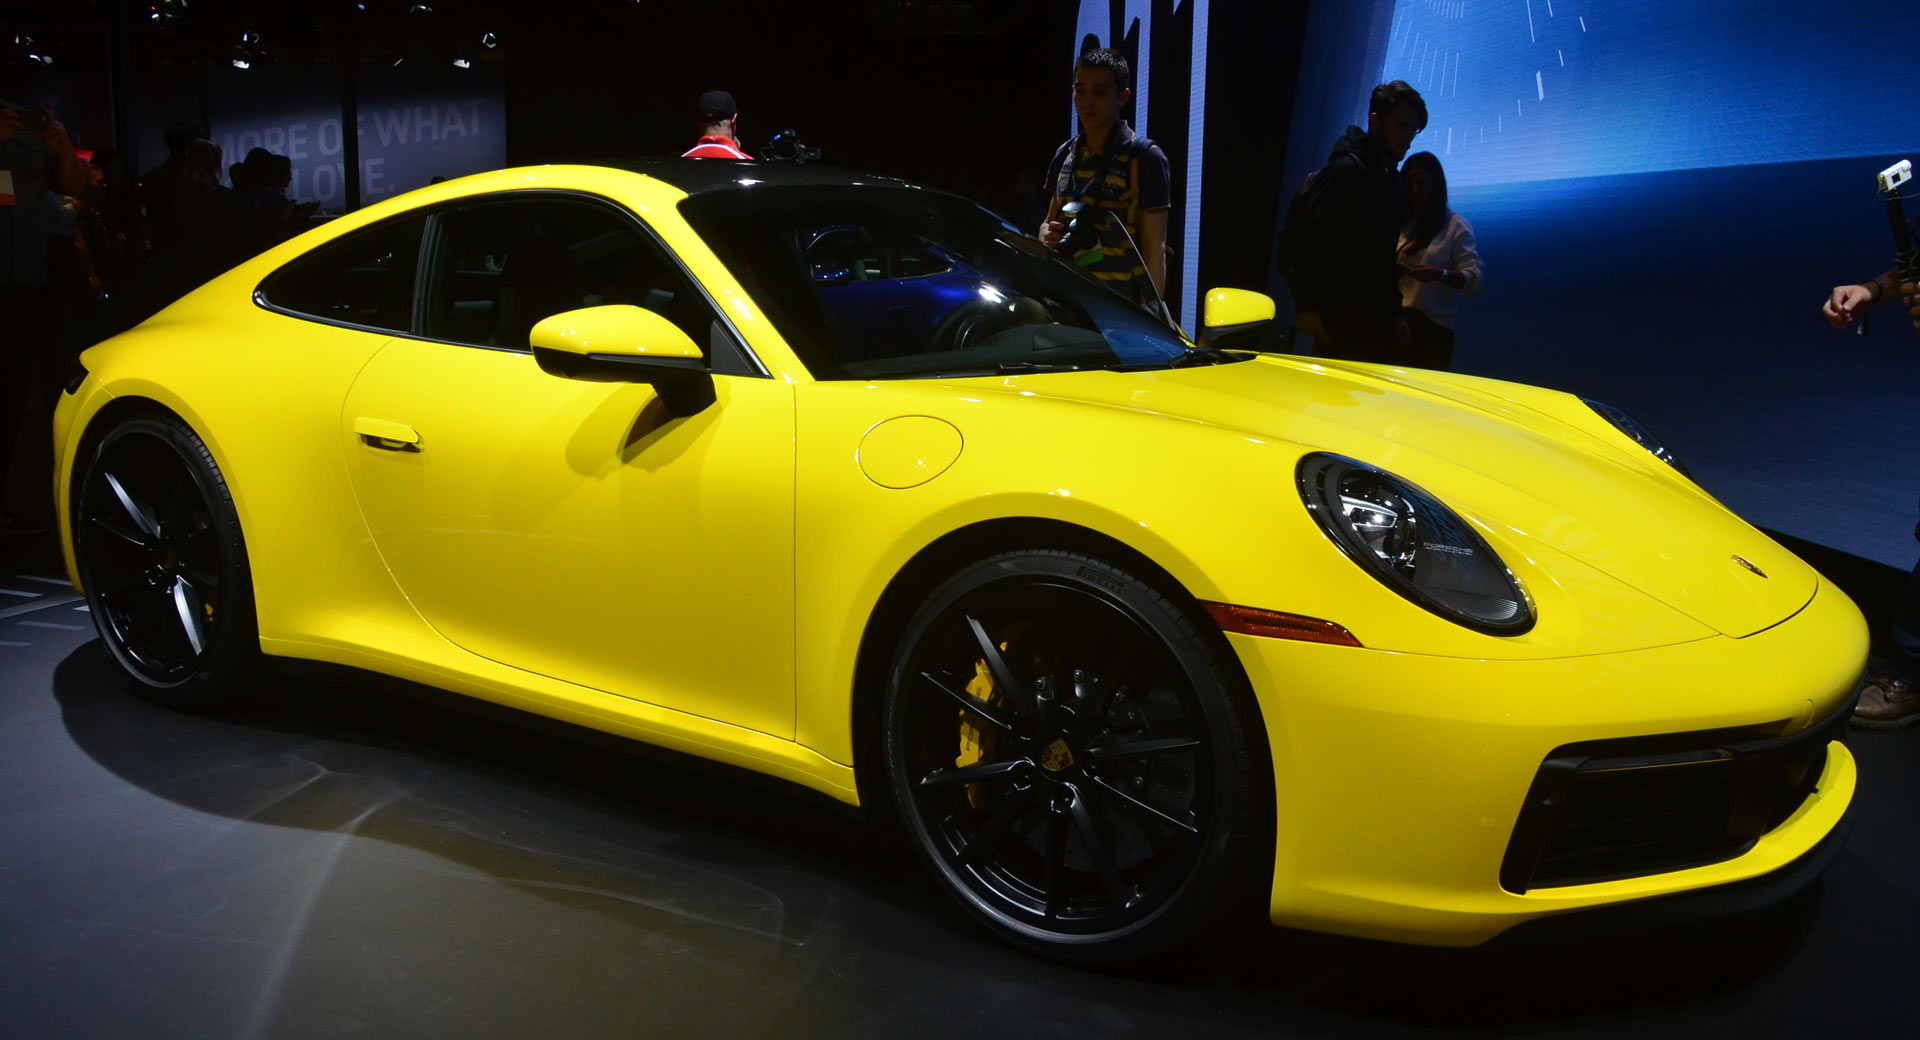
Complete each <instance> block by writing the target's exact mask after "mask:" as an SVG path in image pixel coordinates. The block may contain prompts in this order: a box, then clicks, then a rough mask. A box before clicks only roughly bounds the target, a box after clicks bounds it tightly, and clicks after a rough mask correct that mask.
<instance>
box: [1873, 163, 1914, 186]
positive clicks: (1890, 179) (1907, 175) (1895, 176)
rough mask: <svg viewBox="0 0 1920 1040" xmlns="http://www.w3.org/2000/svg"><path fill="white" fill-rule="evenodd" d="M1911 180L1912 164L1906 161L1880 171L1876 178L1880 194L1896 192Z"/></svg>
mask: <svg viewBox="0 0 1920 1040" xmlns="http://www.w3.org/2000/svg"><path fill="white" fill-rule="evenodd" d="M1912 179H1913V163H1911V162H1909V161H1908V160H1906V159H1902V160H1900V161H1899V162H1897V163H1894V164H1893V165H1892V166H1889V167H1887V168H1886V169H1884V170H1881V171H1880V176H1879V178H1878V180H1879V183H1880V190H1881V191H1882V192H1890V191H1897V190H1899V188H1900V186H1901V185H1903V184H1905V183H1907V182H1908V181H1910V180H1912Z"/></svg>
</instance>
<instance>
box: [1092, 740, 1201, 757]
mask: <svg viewBox="0 0 1920 1040" xmlns="http://www.w3.org/2000/svg"><path fill="white" fill-rule="evenodd" d="M1199 746H1200V742H1199V741H1198V740H1195V739H1193V738H1192V737H1170V738H1168V739H1165V740H1136V741H1134V742H1132V743H1130V744H1108V745H1107V746H1105V747H1096V748H1088V749H1087V758H1088V759H1089V760H1090V761H1094V762H1113V761H1117V760H1119V759H1123V758H1139V757H1140V756H1142V755H1165V754H1168V753H1170V752H1174V751H1185V750H1187V749H1188V748H1197V747H1199Z"/></svg>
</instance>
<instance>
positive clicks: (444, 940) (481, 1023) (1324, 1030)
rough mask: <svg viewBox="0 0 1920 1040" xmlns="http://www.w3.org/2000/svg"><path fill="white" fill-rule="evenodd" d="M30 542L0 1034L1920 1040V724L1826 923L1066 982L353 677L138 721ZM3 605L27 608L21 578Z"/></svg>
mask: <svg viewBox="0 0 1920 1040" xmlns="http://www.w3.org/2000/svg"><path fill="white" fill-rule="evenodd" d="M49 555H50V554H49V553H48V551H47V547H46V545H45V544H44V543H42V544H40V545H38V546H37V547H34V548H31V549H28V550H24V551H22V550H19V549H18V547H17V545H16V548H15V550H14V551H13V560H14V563H15V565H14V566H13V567H0V589H4V590H7V594H3V595H0V1034H4V1035H6V1036H22V1037H115V1038H123V1037H142V1038H161V1037H193V1038H209V1037H308V1036H314V1037H339V1036H358V1035H367V1036H405V1037H436V1036H448V1037H461V1038H474V1037H495V1036H498V1037H528V1036H593V1035H621V1036H676V1035H687V1036H694V1035H698V1036H702V1037H709V1036H751V1037H759V1036H782V1037H785V1036H806V1037H815V1036H818V1037H829V1036H831V1037H843V1036H874V1037H883V1036H884V1037H897V1036H903V1035H904V1036H914V1037H917V1038H927V1037H935V1036H955V1037H977V1036H987V1035H995V1036H1012V1037H1029V1036H1033V1037H1046V1036H1059V1037H1073V1038H1084V1037H1088V1036H1103V1037H1117V1036H1154V1037H1159V1036H1169V1035H1195V1034H1196V1033H1198V1034H1199V1035H1205V1036H1209V1037H1213V1036H1268V1035H1278V1036H1308V1035H1311V1036H1329V1035H1335V1036H1355V1035H1367V1036H1372V1035H1414V1034H1420V1033H1426V1032H1430V1031H1434V1030H1446V1031H1461V1030H1465V1031H1471V1032H1473V1033H1475V1034H1479V1033H1488V1032H1497V1033H1529V1034H1534V1033H1552V1034H1556V1035H1569V1036H1606V1037H1617V1036H1620V1035H1622V1034H1626V1033H1629V1032H1630V1033H1633V1034H1636V1035H1640V1036H1654V1035H1676V1036H1677V1035H1686V1036H1693V1035H1698V1034H1702V1033H1706V1034H1715V1035H1722V1034H1724V1035H1731V1034H1734V1033H1736V1032H1737V1033H1742V1034H1755V1033H1758V1034H1760V1035H1811V1034H1814V1033H1821V1034H1834V1035H1869V1034H1871V1035H1913V1034H1914V1031H1915V1029H1916V1028H1920V1027H1916V1026H1915V1025H1914V1024H1913V1023H1914V1021H1915V1016H1916V1009H1915V1007H1914V1005H1913V1004H1912V1002H1911V1000H1910V999H1909V997H1908V996H1907V994H1908V992H1909V991H1908V990H1907V986H1908V985H1909V984H1910V983H1911V980H1913V979H1914V978H1915V977H1916V976H1920V944H1916V942H1915V940H1914V936H1915V935H1916V934H1920V840H1916V833H1920V832H1917V831H1916V819H1920V728H1914V729H1909V730H1904V731H1897V732H1892V733H1867V732H1861V731H1855V732H1854V733H1853V734H1852V735H1851V736H1850V737H1849V738H1848V743H1849V746H1850V747H1851V748H1852V749H1853V752H1854V754H1855V755H1856V756H1857V757H1858V758H1859V761H1860V768H1861V793H1860V795H1859V798H1858V800H1857V802H1856V814H1857V819H1856V823H1855V826H1854V828H1853V831H1852V834H1851V836H1850V838H1849V841H1848V844H1847V846H1846V848H1845V849H1844V850H1843V852H1842V853H1841V855H1840V858H1839V859H1838V861H1837V862H1836V863H1835V865H1834V866H1833V868H1832V869H1831V870H1830V871H1829V872H1828V874H1827V876H1826V880H1825V881H1824V883H1823V884H1822V885H1820V886H1819V887H1817V888H1816V889H1815V890H1814V892H1813V894H1812V895H1811V896H1810V897H1808V898H1804V899H1802V900H1799V901H1797V902H1795V903H1792V904H1789V905H1787V906H1786V907H1784V908H1781V909H1779V910H1776V911H1772V912H1769V913H1766V914H1762V915H1758V916H1754V917H1749V918H1745V919H1739V920H1734V921H1729V922H1723V923H1720V924H1717V925H1715V926H1712V927H1707V928H1695V929H1688V930H1681V931H1674V932H1667V933H1641V934H1636V935H1631V936H1626V937H1622V938H1618V939H1614V940H1608V941H1606V942H1600V943H1587V944H1580V945H1567V946H1558V947H1549V948H1547V949H1544V950H1532V951H1525V952H1511V951H1437V950H1426V949H1416V948H1404V947H1392V946H1385V945H1380V944H1374V943H1365V942H1357V941H1349V940H1340V939H1331V938H1325V937H1319V936H1311V935H1303V934H1295V933H1287V932H1280V931H1277V930H1272V929H1256V930H1254V931H1253V932H1252V933H1251V934H1248V935H1234V936H1223V937H1222V938H1221V941H1220V942H1219V943H1217V944H1216V945H1215V946H1213V947H1211V948H1208V949H1204V950H1201V951H1198V952H1197V953H1196V954H1194V955H1192V956H1188V957H1184V958H1182V959H1180V960H1179V961H1177V962H1175V963H1158V964H1149V965H1144V966H1138V967H1133V968H1128V969H1125V970H1109V971H1088V970H1079V969H1072V968H1066V967H1061V966H1057V965H1053V964H1050V963H1047V962H1043V961H1039V960H1035V959H1033V958H1031V957H1028V956H1025V955H1022V954H1019V953H1016V952H1013V951H1010V950H1007V949H1003V948H1002V947H1000V946H999V945H997V944H996V943H994V942H993V941H991V940H990V939H988V938H987V937H986V936H985V935H984V934H983V933H980V932H979V931H978V930H977V929H976V928H975V927H974V926H973V925H972V924H971V923H970V922H968V921H967V920H965V919H963V918H962V917H961V916H960V914H959V912H958V911H956V910H954V909H952V908H950V907H948V906H947V905H946V904H945V903H944V902H943V901H942V899H941V898H940V897H939V896H938V894H937V893H936V892H934V891H933V889H932V887H931V885H930V883H929V882H927V881H926V880H924V879H923V877H922V875H921V872H920V870H919V867H918V865H917V864H916V863H915V862H914V860H913V857H912V855H911V854H910V852H909V851H908V850H907V849H906V847H905V845H904V843H903V841H902V840H901V839H900V838H899V837H898V836H897V835H895V834H893V833H891V832H888V831H886V830H882V829H878V828H876V827H872V826H869V825H867V824H865V823H863V822H861V821H859V820H857V819H854V818H851V817H850V816H848V815H847V814H845V813H843V812H841V811H839V810H838V809H836V808H835V807H833V806H831V805H830V804H828V803H826V802H825V801H823V800H821V799H818V798H816V797H814V796H811V795H809V794H807V793H805V792H803V791H800V790H798V789H796V788H788V787H784V786H782V785H779V784H777V783H772V782H768V781H763V780H761V779H759V778H757V777H754V776H751V775H748V774H745V773H741V772H738V771H734V770H730V769H726V768H722V767H716V766H713V765H710V764H706V763H701V762H697V761H694V760H691V759H687V758H684V757H681V756H677V755H673V754H669V753H664V752H660V751H656V750H651V749H647V748H644V747H640V746H637V745H629V744H624V743H619V742H614V741H610V740H605V739H601V738H598V737H596V736H593V735H590V734H586V733H584V732H581V731H577V730H572V729H569V728H566V727H560V726H556V725H552V724H546V723H539V722H535V721H534V720H530V719H526V718H524V717H520V716H517V715H513V714H511V713H506V712H501V711H496V710H492V709H485V710H482V709H480V708H478V707H476V706H472V705H469V704H467V703H466V702H462V701H458V700H457V699H452V698H446V697H438V696H434V695H432V694H431V693H430V692H428V691H423V690H419V689H417V688H413V687H403V686H397V685H395V684H392V683H389V682H386V681H383V680H378V679H375V678H373V677H370V676H365V675H361V674H358V673H337V672H336V673H327V674H321V675H317V676H315V675H308V676H303V677H301V678H299V679H286V680H275V681H273V682H271V683H269V684H268V686H267V688H266V689H265V690H263V693H264V694H265V695H266V696H265V698H264V701H265V702H264V703H263V705H262V706H261V707H259V708H258V709H256V710H252V711H250V712H248V713H247V714H244V715H240V716H231V717H224V718H210V717H196V716H192V715H184V714H179V713H175V712H170V711H165V710H162V709H158V708H154V707H151V706H149V705H147V704H145V703H144V702H141V701H139V700H136V699H134V698H133V697H132V696H130V695H129V694H128V693H127V692H126V690H125V688H124V686H123V684H122V682H121V681H120V679H119V678H118V677H117V675H116V673H115V672H114V670H113V668H112V666H111V664H110V662H109V661H108V659H107V657H106V655H105V654H104V652H102V651H101V649H100V647H99V644H98V643H97V641H96V640H95V637H94V633H93V630H92V626H91V623H90V619H89V617H88V615H87V614H86V613H85V612H84V611H83V610H81V609H80V607H81V605H80V604H79V603H78V602H77V601H75V600H73V599H71V597H72V592H71V590H70V589H67V588H64V587H62V586H61V585H59V584H55V583H53V582H51V581H45V580H35V579H56V578H57V577H58V572H57V571H56V570H54V569H53V567H52V564H51V562H50V560H49V558H48V557H49ZM8 575H11V576H8Z"/></svg>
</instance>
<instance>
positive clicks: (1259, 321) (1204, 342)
mask: <svg viewBox="0 0 1920 1040" xmlns="http://www.w3.org/2000/svg"><path fill="white" fill-rule="evenodd" d="M1204 313H1205V316H1206V320H1205V322H1204V323H1203V325H1202V327H1201V329H1200V345H1201V346H1203V347H1205V346H1212V345H1213V344H1214V343H1216V342H1218V341H1219V340H1222V339H1225V338H1227V337H1229V336H1234V335H1238V334H1239V333H1242V332H1251V331H1253V330H1255V329H1258V328H1260V327H1261V326H1264V325H1266V324H1268V323H1269V322H1271V321H1273V297H1271V296H1268V295H1267V294H1265V293H1257V292H1249V291H1247V290H1245V289H1210V290H1208V291H1207V305H1206V310H1205V312H1204Z"/></svg>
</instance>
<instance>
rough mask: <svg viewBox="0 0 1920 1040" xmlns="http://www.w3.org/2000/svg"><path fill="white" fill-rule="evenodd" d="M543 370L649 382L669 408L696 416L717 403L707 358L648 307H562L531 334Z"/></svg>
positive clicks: (601, 379)
mask: <svg viewBox="0 0 1920 1040" xmlns="http://www.w3.org/2000/svg"><path fill="white" fill-rule="evenodd" d="M527 340H528V345H530V346H531V347H532V348H533V360H534V361H535V362H536V363H537V364H539V366H540V371H542V372H545V373H547V374H548V375H553V376H559V377H561V378H562V379H581V380H586V381H588V382H595V383H647V384H650V385H651V386H652V387H653V388H654V390H655V391H657V392H658V393H659V394H660V401H661V403H662V404H665V405H666V407H667V412H668V414H670V415H674V416H685V415H692V414H694V413H696V412H699V411H701V410H702V409H704V408H706V407H707V406H708V405H710V404H712V403H713V401H714V395H713V376H712V375H711V374H710V373H709V372H708V371H707V357H706V355H705V354H703V353H702V352H701V351H700V348H699V347H697V346H695V345H694V343H693V340H692V339H690V338H689V337H688V336H687V334H686V333H684V332H682V331H680V329H679V327H678V326H676V325H674V324H673V323H672V322H670V321H668V320H667V319H665V318H662V317H661V316H660V315H658V314H655V313H653V312H652V311H650V310H647V309H646V308H644V307H634V306H631V305H628V304H613V305H610V306H605V307H583V308H581V309H579V310H574V311H562V312H561V313H559V314H556V315H553V316H552V317H550V318H547V319H545V320H544V321H542V322H540V324H538V325H535V326H534V327H533V332H532V333H531V334H529V335H528V337H527Z"/></svg>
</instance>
